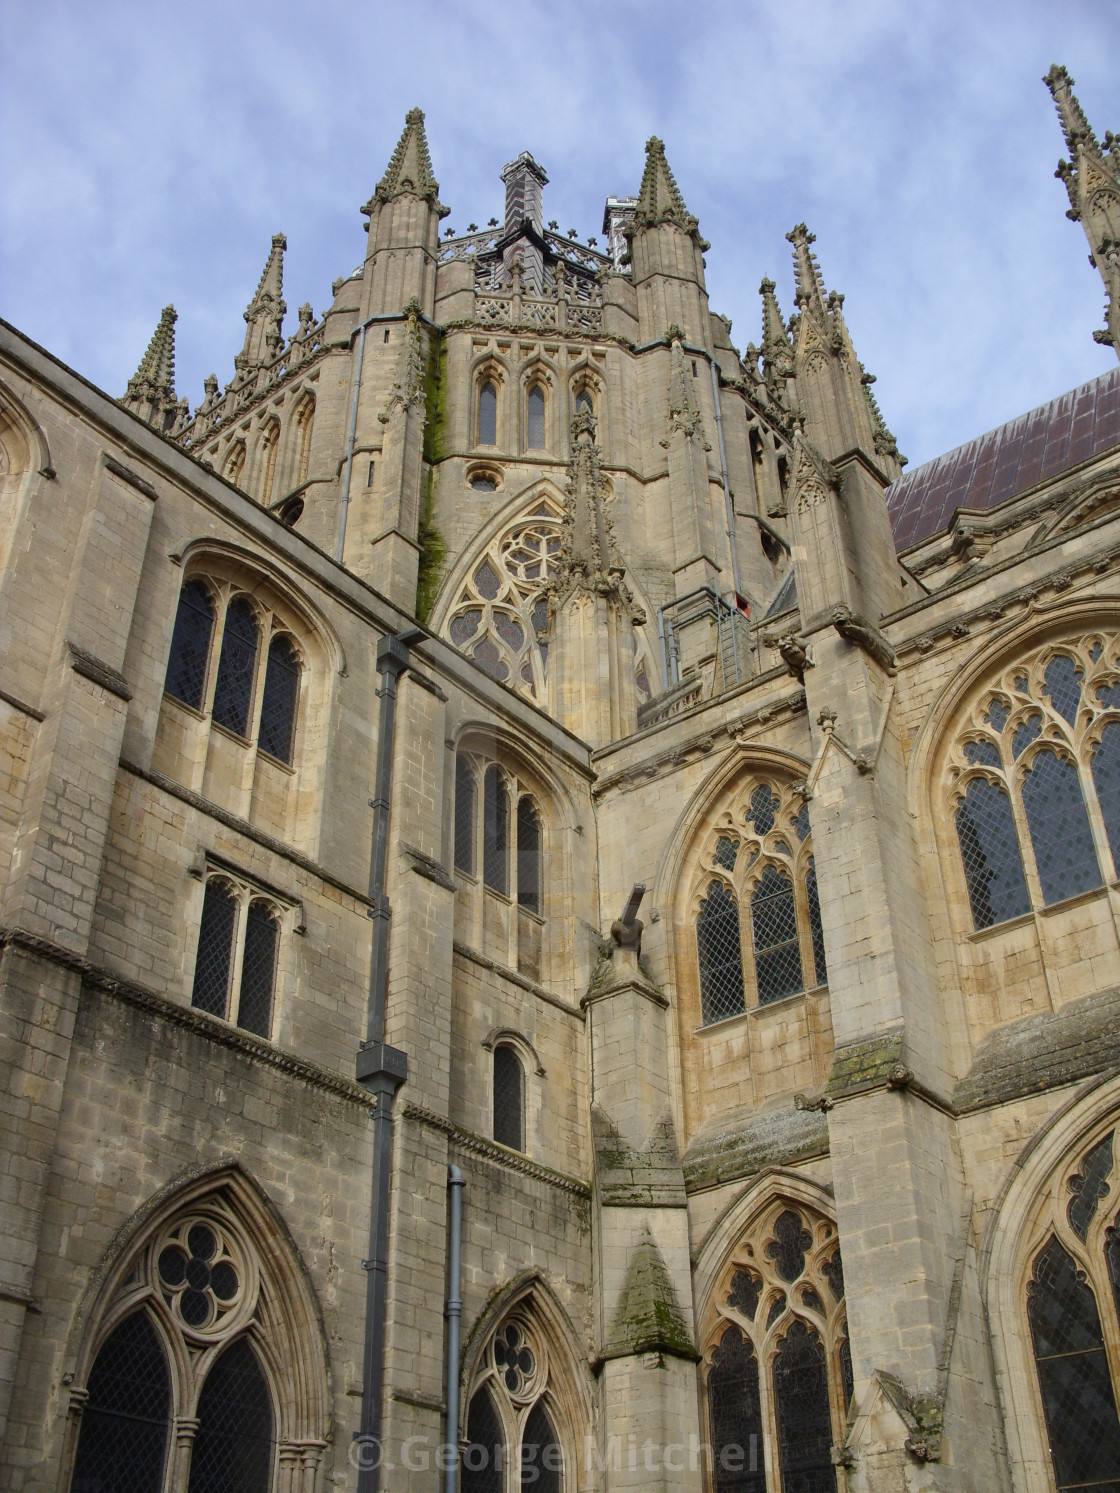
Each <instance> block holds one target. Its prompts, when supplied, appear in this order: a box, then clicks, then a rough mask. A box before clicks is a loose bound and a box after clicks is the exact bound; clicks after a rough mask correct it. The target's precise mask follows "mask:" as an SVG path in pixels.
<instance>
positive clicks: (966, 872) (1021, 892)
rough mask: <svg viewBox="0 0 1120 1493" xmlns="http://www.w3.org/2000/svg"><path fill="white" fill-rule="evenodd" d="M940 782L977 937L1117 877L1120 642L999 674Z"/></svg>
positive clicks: (1055, 653)
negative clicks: (947, 801) (944, 779)
mask: <svg viewBox="0 0 1120 1493" xmlns="http://www.w3.org/2000/svg"><path fill="white" fill-rule="evenodd" d="M948 781H949V791H950V798H951V802H952V807H953V814H954V823H955V827H956V833H957V847H958V851H959V856H960V861H959V864H960V867H961V870H962V872H963V877H964V883H965V889H966V891H967V895H968V902H969V907H970V910H971V913H972V921H973V926H974V927H975V928H976V929H983V928H989V927H992V926H994V925H996V924H998V923H1001V922H1006V921H1007V920H1009V919H1011V918H1015V917H1019V916H1021V915H1023V914H1024V913H1028V912H1030V911H1031V909H1032V907H1033V908H1043V907H1052V906H1055V905H1056V904H1058V903H1060V902H1064V901H1066V900H1068V899H1069V898H1071V897H1076V896H1079V895H1081V894H1082V893H1085V892H1091V891H1093V890H1094V889H1095V888H1098V887H1100V886H1102V885H1103V884H1104V880H1105V878H1106V877H1109V878H1111V879H1115V878H1116V876H1117V873H1118V870H1120V635H1117V634H1112V635H1105V634H1103V633H1090V634H1088V635H1085V636H1081V637H1078V638H1076V639H1070V640H1068V641H1066V642H1062V643H1058V644H1050V645H1048V646H1046V647H1045V648H1042V649H1039V650H1038V651H1036V652H1035V653H1034V654H1032V655H1030V656H1028V657H1027V658H1025V659H1023V660H1021V661H1020V662H1018V663H1015V664H1014V665H1012V666H1011V667H1009V668H1006V669H1004V670H1003V671H1002V673H1001V674H1000V676H999V677H998V679H997V680H996V681H995V683H994V684H993V685H990V686H988V687H987V688H986V689H985V690H983V691H982V692H981V694H980V695H979V697H978V699H977V702H976V704H975V705H974V707H973V709H972V711H971V713H970V716H969V718H968V720H967V722H966V724H965V726H964V729H963V730H962V731H961V732H960V734H959V736H958V739H957V740H956V742H955V743H954V746H953V748H952V751H951V754H950V759H949V764H948ZM1110 861H1111V864H1109V862H1110Z"/></svg>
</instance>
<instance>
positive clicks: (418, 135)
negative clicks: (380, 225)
mask: <svg viewBox="0 0 1120 1493" xmlns="http://www.w3.org/2000/svg"><path fill="white" fill-rule="evenodd" d="M405 193H409V194H411V195H412V196H413V197H422V198H424V200H425V201H427V202H430V203H431V204H432V206H433V207H435V208H436V209H437V210H438V212H439V215H440V217H441V218H445V217H446V216H447V214H448V212H450V208H446V207H443V206H442V204H441V203H440V201H439V182H437V181H436V178H435V173H434V172H433V170H432V157H431V154H430V153H429V151H428V136H427V134H426V132H425V130H424V111H423V110H422V109H410V110H409V111H408V113H407V114H406V115H405V117H404V131H403V133H402V134H401V137H400V139H399V140H398V141H397V148H396V150H394V151H393V154H392V156H390V158H389V164H388V166H387V167H386V169H385V175H384V176H383V177H382V178H381V180H380V181H379V182H378V183H377V187H376V189H375V191H374V194H373V196H372V197H371V198H370V200H369V201H368V202H367V203H366V205H365V206H364V207H363V208H362V212H363V213H365V214H366V215H367V216H368V215H369V214H370V213H372V212H373V209H374V205H375V204H376V203H379V202H388V201H389V200H390V199H391V198H393V197H399V196H401V195H402V194H405Z"/></svg>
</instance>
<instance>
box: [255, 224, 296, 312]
mask: <svg viewBox="0 0 1120 1493" xmlns="http://www.w3.org/2000/svg"><path fill="white" fill-rule="evenodd" d="M287 247H288V240H287V239H286V238H285V236H284V235H283V234H282V233H274V234H273V235H272V249H271V251H270V252H269V256H268V259H267V260H266V262H265V267H264V269H263V270H262V271H261V278H260V282H259V284H258V285H257V293H256V295H255V296H254V297H253V302H254V303H255V302H258V301H259V300H260V299H261V297H262V296H265V295H268V296H271V297H272V299H273V301H274V302H275V301H279V299H280V295H281V292H282V291H283V289H284V250H285V249H286V248H287Z"/></svg>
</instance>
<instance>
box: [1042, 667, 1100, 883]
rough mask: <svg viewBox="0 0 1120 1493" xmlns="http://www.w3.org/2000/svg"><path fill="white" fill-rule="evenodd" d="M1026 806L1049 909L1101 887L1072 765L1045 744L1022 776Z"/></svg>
mask: <svg viewBox="0 0 1120 1493" xmlns="http://www.w3.org/2000/svg"><path fill="white" fill-rule="evenodd" d="M1058 661H1059V660H1058V659H1055V660H1054V662H1055V663H1057V662H1058ZM1023 808H1024V809H1025V810H1026V814H1027V825H1028V827H1029V829H1030V832H1031V844H1032V845H1033V847H1034V858H1035V862H1036V864H1037V866H1038V879H1039V881H1040V882H1041V883H1042V897H1043V901H1044V902H1045V903H1046V905H1047V907H1049V906H1050V904H1051V903H1052V902H1062V901H1064V900H1065V898H1066V897H1076V896H1077V894H1078V892H1087V891H1089V890H1091V889H1092V888H1093V887H1095V886H1100V884H1101V870H1100V866H1098V864H1097V852H1096V850H1095V849H1094V848H1093V835H1092V831H1091V830H1090V829H1089V816H1088V814H1087V813H1086V812H1085V800H1084V799H1083V798H1082V796H1081V784H1080V782H1079V780H1078V777H1077V768H1076V767H1075V766H1074V765H1073V763H1072V762H1070V761H1068V760H1067V759H1065V758H1062V757H1059V756H1058V754H1057V752H1054V751H1051V750H1050V749H1049V748H1048V747H1044V748H1043V749H1042V751H1041V752H1039V754H1038V756H1037V757H1035V759H1034V761H1033V762H1032V763H1031V765H1030V770H1029V772H1028V773H1027V775H1026V777H1025V778H1024V779H1023Z"/></svg>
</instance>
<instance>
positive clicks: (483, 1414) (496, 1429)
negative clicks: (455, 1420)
mask: <svg viewBox="0 0 1120 1493" xmlns="http://www.w3.org/2000/svg"><path fill="white" fill-rule="evenodd" d="M503 1451H504V1448H503V1444H502V1427H501V1422H500V1421H499V1420H498V1416H497V1413H496V1411H495V1409H494V1404H493V1401H492V1400H491V1398H490V1391H489V1390H488V1389H486V1388H482V1389H480V1390H479V1391H478V1392H477V1393H476V1394H475V1395H474V1397H473V1398H472V1400H471V1404H470V1409H469V1411H468V1412H467V1445H466V1446H465V1447H464V1449H463V1465H462V1476H461V1477H460V1479H459V1487H460V1489H461V1490H462V1493H505V1473H504V1464H505V1457H504V1455H503Z"/></svg>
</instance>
